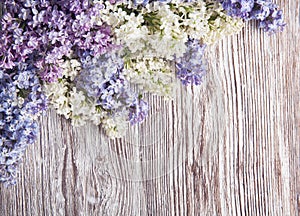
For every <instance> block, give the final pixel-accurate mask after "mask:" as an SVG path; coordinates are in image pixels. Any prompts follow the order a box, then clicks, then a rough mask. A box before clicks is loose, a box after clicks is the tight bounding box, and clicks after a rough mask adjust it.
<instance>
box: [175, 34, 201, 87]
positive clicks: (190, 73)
mask: <svg viewBox="0 0 300 216" xmlns="http://www.w3.org/2000/svg"><path fill="white" fill-rule="evenodd" d="M186 45H187V51H186V53H185V54H184V56H183V57H181V58H179V59H177V61H176V73H177V77H178V78H179V79H180V80H181V82H182V84H184V85H188V84H192V85H200V84H201V82H202V78H203V76H204V75H205V73H206V65H205V61H204V60H203V55H204V51H205V48H206V45H204V44H201V43H200V41H198V40H189V41H188V42H187V43H186Z"/></svg>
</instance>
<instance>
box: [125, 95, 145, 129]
mask: <svg viewBox="0 0 300 216" xmlns="http://www.w3.org/2000/svg"><path fill="white" fill-rule="evenodd" d="M148 111H149V106H148V103H147V102H145V101H144V100H142V99H141V98H136V99H135V100H134V102H133V103H132V104H131V105H130V108H129V121H130V123H131V125H134V124H137V123H141V122H142V121H144V119H145V118H146V117H147V115H148Z"/></svg>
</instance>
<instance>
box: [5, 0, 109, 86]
mask: <svg viewBox="0 0 300 216" xmlns="http://www.w3.org/2000/svg"><path fill="white" fill-rule="evenodd" d="M4 5H5V11H4V15H3V18H2V19H1V28H0V35H1V36H0V68H4V69H12V68H13V67H14V66H15V65H16V63H18V62H25V61H26V60H27V59H32V58H33V59H35V62H34V64H35V66H37V67H38V68H39V69H40V76H41V77H42V78H43V79H44V80H45V81H48V82H53V81H56V80H57V78H59V77H60V76H61V75H62V70H61V69H60V66H59V63H60V60H61V59H63V58H65V57H66V58H70V57H72V58H74V57H75V58H76V57H77V56H79V55H80V54H82V52H84V51H87V50H88V51H90V54H91V55H93V56H99V55H102V54H104V53H106V52H107V51H109V50H111V49H112V48H114V46H113V45H112V42H111V31H110V28H109V26H107V25H105V24H101V25H99V24H97V22H96V21H95V19H94V17H95V16H97V17H99V13H100V10H101V9H102V7H103V6H102V5H100V4H95V5H94V4H92V3H91V1H89V0H70V1H50V0H26V1H24V0H5V1H4Z"/></svg>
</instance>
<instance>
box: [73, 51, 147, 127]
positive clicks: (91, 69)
mask: <svg viewBox="0 0 300 216" xmlns="http://www.w3.org/2000/svg"><path fill="white" fill-rule="evenodd" d="M81 61H82V65H83V68H82V71H81V73H80V74H79V76H78V77H76V79H75V82H76V87H77V88H79V89H80V90H83V91H84V92H85V93H86V94H87V96H88V97H90V98H93V100H95V102H96V104H97V105H99V106H100V107H101V108H102V109H104V110H106V111H108V112H109V113H110V114H111V115H114V114H116V113H118V112H126V110H128V109H129V110H130V112H129V113H130V114H129V115H130V116H129V119H130V121H131V122H132V123H137V122H141V121H142V120H143V119H144V117H145V116H146V113H147V111H148V109H147V108H146V106H147V105H146V103H145V102H143V101H142V100H140V99H139V98H138V97H137V95H136V94H135V93H133V91H131V90H130V88H129V84H128V81H127V80H126V79H125V77H124V76H123V73H122V71H123V60H122V59H121V58H120V57H119V56H117V55H115V54H109V55H108V54H105V55H102V56H100V57H98V58H91V56H89V55H87V56H84V57H82V59H81Z"/></svg>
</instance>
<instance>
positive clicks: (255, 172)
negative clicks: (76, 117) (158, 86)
mask: <svg viewBox="0 0 300 216" xmlns="http://www.w3.org/2000/svg"><path fill="white" fill-rule="evenodd" d="M277 3H278V4H279V5H281V7H283V9H284V11H285V17H286V21H287V23H288V25H287V27H286V30H285V31H284V32H283V33H281V34H278V35H276V36H271V37H269V36H267V35H265V34H263V33H262V32H261V31H259V30H256V29H255V24H250V25H247V26H246V27H245V29H244V30H243V32H241V33H240V34H239V35H236V36H233V37H230V38H226V39H224V40H223V41H221V42H220V43H218V44H217V45H216V46H215V47H211V48H210V49H209V53H208V59H209V61H210V70H209V73H208V75H207V77H206V82H205V83H204V84H203V85H202V86H201V87H200V88H198V87H195V88H192V89H191V88H188V89H178V92H177V97H176V98H175V100H174V101H165V100H163V99H162V98H158V97H155V96H149V97H148V98H149V100H150V101H151V104H152V110H151V113H150V116H149V118H148V120H147V121H146V122H145V123H144V124H143V125H141V126H140V127H139V128H137V127H136V128H133V129H132V130H130V131H129V132H128V135H127V136H126V138H124V139H122V140H108V139H107V138H106V137H105V136H104V135H103V133H102V131H101V130H100V129H99V128H97V127H95V126H92V125H88V126H87V127H85V128H81V129H73V128H72V127H71V126H70V123H69V122H68V121H67V120H65V119H63V118H61V117H60V116H57V115H55V113H54V112H49V115H48V117H44V118H42V119H41V124H42V129H41V133H40V137H39V140H38V142H37V143H36V144H35V145H34V146H31V147H30V148H29V149H28V150H27V152H26V155H25V158H24V163H23V166H22V167H21V173H20V176H19V183H18V184H17V185H16V186H15V187H9V188H5V187H4V186H3V185H2V186H0V215H3V216H6V215H30V216H32V215H126V216H127V215H225V216H227V215H299V211H300V182H299V177H300V171H299V165H300V150H299V146H300V145H299V143H300V142H299V141H300V139H299V138H300V134H299V133H300V132H299V120H300V116H299V108H300V106H299V105H300V104H299V90H300V89H299V82H300V79H299V78H300V76H299V71H300V36H299V33H300V16H299V7H300V5H299V0H280V1H277ZM297 183H298V184H297Z"/></svg>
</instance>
